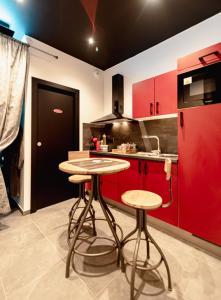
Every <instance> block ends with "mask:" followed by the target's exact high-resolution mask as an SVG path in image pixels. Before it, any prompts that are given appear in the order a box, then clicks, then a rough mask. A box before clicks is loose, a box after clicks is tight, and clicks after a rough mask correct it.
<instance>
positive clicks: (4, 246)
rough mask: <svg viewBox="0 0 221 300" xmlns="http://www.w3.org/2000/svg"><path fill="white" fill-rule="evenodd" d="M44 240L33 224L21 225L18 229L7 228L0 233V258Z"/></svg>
mask: <svg viewBox="0 0 221 300" xmlns="http://www.w3.org/2000/svg"><path fill="white" fill-rule="evenodd" d="M42 238H44V236H43V235H42V233H41V232H40V231H39V230H38V228H37V227H36V226H35V225H34V224H33V223H29V222H28V224H23V225H22V226H19V227H18V228H16V227H14V226H13V228H11V227H10V228H8V229H5V230H2V231H0V256H2V255H4V254H7V255H9V253H11V252H15V249H16V250H18V249H20V248H23V247H25V246H28V245H29V244H32V243H34V242H36V241H38V240H40V239H42Z"/></svg>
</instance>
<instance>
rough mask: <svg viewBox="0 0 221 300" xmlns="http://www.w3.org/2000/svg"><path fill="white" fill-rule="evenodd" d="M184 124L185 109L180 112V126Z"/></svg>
mask: <svg viewBox="0 0 221 300" xmlns="http://www.w3.org/2000/svg"><path fill="white" fill-rule="evenodd" d="M183 126H184V119H183V111H181V112H180V127H183Z"/></svg>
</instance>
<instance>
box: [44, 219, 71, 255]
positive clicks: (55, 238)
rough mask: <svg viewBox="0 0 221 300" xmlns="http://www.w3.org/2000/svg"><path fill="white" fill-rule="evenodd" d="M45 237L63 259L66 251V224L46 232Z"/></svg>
mask: <svg viewBox="0 0 221 300" xmlns="http://www.w3.org/2000/svg"><path fill="white" fill-rule="evenodd" d="M46 237H47V238H48V239H49V240H50V242H51V243H52V244H53V245H54V247H55V248H56V250H57V251H58V253H59V255H60V257H61V258H62V259H64V258H65V257H66V256H67V253H68V244H67V226H66V225H65V226H62V227H59V228H58V229H57V230H55V231H54V232H53V233H49V234H46Z"/></svg>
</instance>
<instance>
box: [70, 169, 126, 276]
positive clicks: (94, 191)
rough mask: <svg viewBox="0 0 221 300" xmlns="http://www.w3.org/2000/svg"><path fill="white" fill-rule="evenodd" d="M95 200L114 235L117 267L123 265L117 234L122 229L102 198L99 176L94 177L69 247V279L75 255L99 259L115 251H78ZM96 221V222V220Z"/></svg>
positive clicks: (95, 237)
mask: <svg viewBox="0 0 221 300" xmlns="http://www.w3.org/2000/svg"><path fill="white" fill-rule="evenodd" d="M93 200H97V201H98V202H99V204H100V207H101V209H102V211H103V214H104V217H105V218H104V219H103V220H105V221H106V222H107V223H108V225H109V228H110V230H111V232H112V235H113V240H112V241H113V250H115V249H117V250H118V256H117V265H118V266H119V265H120V262H121V266H122V265H123V257H122V255H121V241H120V239H119V238H118V235H117V232H116V229H117V227H118V228H120V227H119V225H117V224H116V222H115V219H114V216H113V214H112V213H111V211H110V209H109V207H108V206H107V204H106V203H105V201H104V200H103V198H102V195H101V191H100V176H99V175H92V180H91V193H90V195H89V199H88V201H87V202H86V203H85V204H86V205H85V207H84V208H83V210H82V212H81V214H80V216H79V217H78V219H77V223H76V226H75V229H74V236H73V239H72V240H71V245H70V247H69V251H68V255H67V260H66V273H65V277H66V278H68V277H69V275H70V264H71V259H72V256H73V255H74V254H75V253H78V254H80V255H82V256H90V257H93V256H96V257H97V256H103V255H107V254H109V253H111V252H112V251H113V250H111V251H110V250H109V251H105V252H102V253H93V254H91V253H82V252H80V251H78V250H77V247H76V242H77V241H78V240H79V239H80V240H82V239H83V238H82V237H81V232H82V229H83V225H84V223H85V222H86V220H87V216H88V213H89V211H90V209H91V207H92V201H93ZM94 220H95V221H96V218H95V219H94ZM120 230H121V233H122V229H121V228H120ZM93 238H94V239H99V238H101V237H99V236H97V235H96V236H94V237H93ZM106 239H109V238H107V237H106ZM109 240H110V239H109Z"/></svg>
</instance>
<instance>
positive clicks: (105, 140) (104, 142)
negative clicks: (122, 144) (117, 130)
mask: <svg viewBox="0 0 221 300" xmlns="http://www.w3.org/2000/svg"><path fill="white" fill-rule="evenodd" d="M102 138H103V145H107V137H106V134H105V133H104V134H103V135H102Z"/></svg>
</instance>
